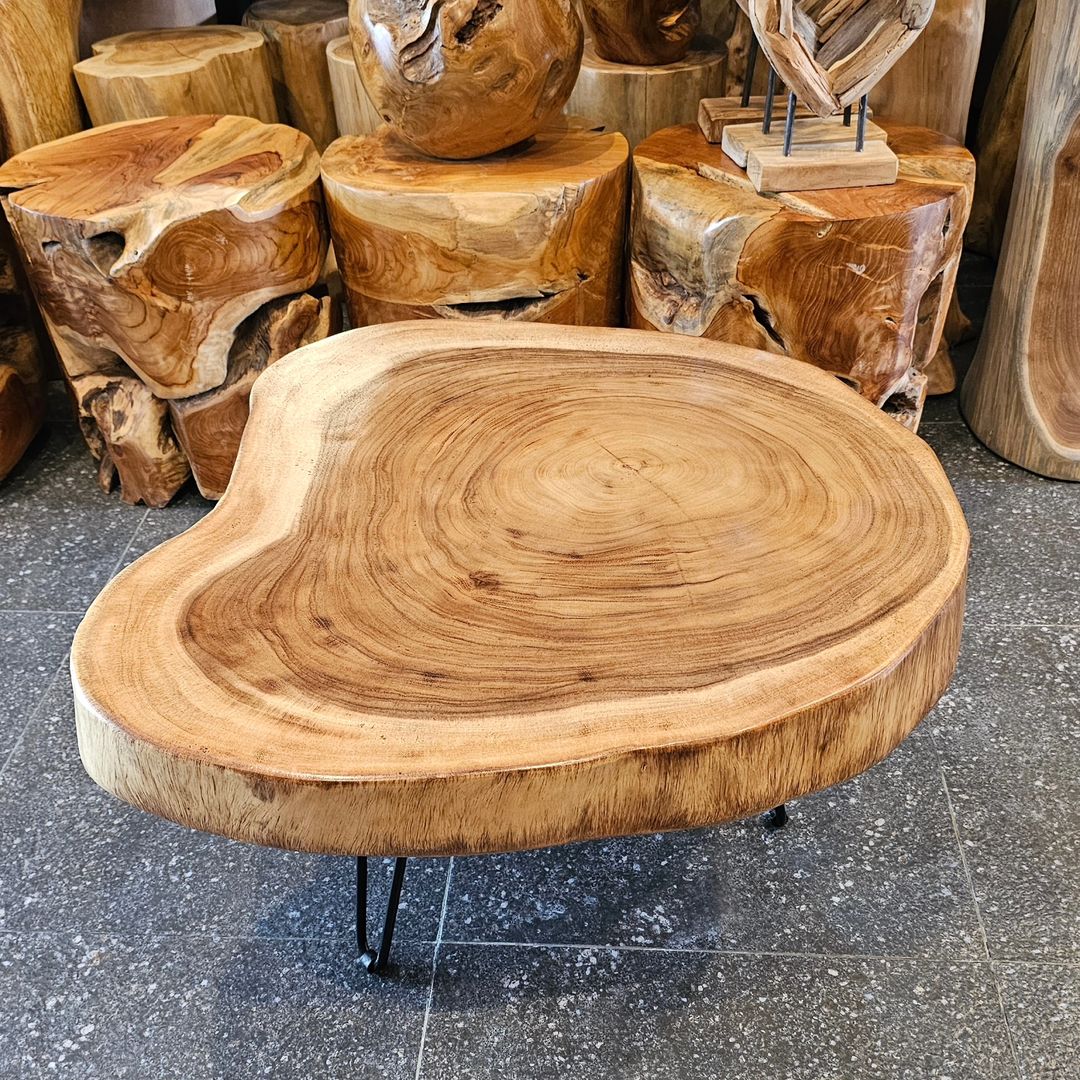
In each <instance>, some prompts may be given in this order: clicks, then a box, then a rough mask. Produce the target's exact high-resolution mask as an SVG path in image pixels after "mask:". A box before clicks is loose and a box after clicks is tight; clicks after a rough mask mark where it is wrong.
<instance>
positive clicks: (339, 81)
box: [326, 37, 383, 135]
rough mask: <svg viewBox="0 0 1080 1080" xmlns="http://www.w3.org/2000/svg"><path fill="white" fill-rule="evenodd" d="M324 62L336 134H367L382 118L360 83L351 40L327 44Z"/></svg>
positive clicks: (340, 40)
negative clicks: (331, 97)
mask: <svg viewBox="0 0 1080 1080" xmlns="http://www.w3.org/2000/svg"><path fill="white" fill-rule="evenodd" d="M326 63H327V66H328V69H329V72H330V89H331V92H332V94H333V98H334V116H335V118H336V120H337V128H338V131H339V132H340V133H341V134H342V135H370V134H371V133H372V132H373V131H374V130H375V129H376V128H377V127H378V126H379V125H380V124H381V123H382V122H383V118H382V117H381V116H380V115H379V113H378V111H377V110H376V108H375V106H374V105H372V103H371V98H369V97H368V92H367V91H366V90H365V89H364V84H363V83H362V82H361V81H360V73H359V72H358V71H357V70H356V57H355V56H353V48H352V39H351V38H349V37H339V38H335V39H334V40H333V41H331V42H330V43H329V44H328V45H327V46H326Z"/></svg>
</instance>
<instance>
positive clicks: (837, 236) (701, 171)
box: [628, 120, 974, 429]
mask: <svg viewBox="0 0 1080 1080" xmlns="http://www.w3.org/2000/svg"><path fill="white" fill-rule="evenodd" d="M879 122H880V123H881V125H882V126H883V127H884V128H885V129H886V131H887V133H888V136H889V144H890V146H891V147H892V149H893V150H894V151H895V152H896V154H897V155H898V157H899V158H900V179H899V180H898V181H897V183H896V184H894V185H891V186H886V187H868V188H838V189H833V190H823V191H812V192H788V193H784V194H779V195H759V194H758V193H757V192H756V191H755V190H754V188H753V185H752V184H751V183H750V181H749V180H748V179H747V177H746V173H745V172H744V171H743V170H742V169H740V168H739V167H738V166H737V165H736V164H735V163H734V162H733V161H732V160H731V159H730V158H729V157H728V156H727V155H726V154H724V153H723V151H722V150H721V148H720V147H719V146H715V145H712V144H710V143H708V142H706V141H705V139H704V137H703V136H702V135H701V132H700V131H699V130H698V128H697V127H676V128H669V129H667V130H665V131H661V132H658V133H657V134H656V135H653V136H652V137H651V138H650V139H647V140H646V141H645V142H644V143H642V144H641V145H640V146H639V147H638V149H637V150H636V151H635V153H634V201H633V210H632V214H631V256H630V273H629V297H628V303H629V309H630V317H631V324H632V325H633V326H638V327H642V328H648V329H654V330H664V331H668V332H674V333H680V334H691V335H693V336H696V337H709V338H715V339H717V340H721V341H730V342H734V343H737V344H740V345H749V346H752V347H754V348H760V349H765V350H767V351H769V352H775V353H786V354H788V355H789V356H794V357H796V358H798V359H800V360H805V361H807V362H808V363H811V364H814V365H815V366H817V367H820V368H824V369H825V370H826V371H830V372H832V373H833V374H835V375H837V376H839V377H840V378H841V379H843V380H844V381H845V382H847V383H849V384H850V385H851V386H853V387H854V388H855V389H856V390H858V392H859V393H861V394H862V395H863V397H865V398H867V399H869V400H870V401H872V402H873V403H874V404H875V405H879V406H881V407H882V408H884V409H886V410H887V411H889V412H892V413H893V414H895V415H896V417H897V419H899V420H900V421H901V422H903V423H904V424H906V425H907V426H909V427H911V428H913V429H914V428H917V427H918V423H919V418H920V416H921V414H922V407H923V403H924V400H925V395H926V376H925V374H924V372H925V369H926V367H927V365H928V364H929V363H930V361H931V359H932V358H933V356H934V354H935V352H936V351H937V347H938V344H939V342H940V339H941V334H942V329H943V326H944V322H945V317H946V314H947V311H948V306H949V299H950V297H951V296H952V292H953V287H954V284H955V281H956V272H957V269H958V267H959V261H960V253H961V245H962V240H963V233H964V224H965V222H966V221H967V215H968V209H969V207H970V205H971V187H972V183H973V180H974V162H973V160H972V157H971V155H970V154H969V153H968V152H967V151H966V150H965V149H964V148H963V147H962V146H960V145H959V144H957V143H955V142H953V140H951V139H948V138H946V137H945V136H941V135H937V134H935V133H933V132H931V131H928V130H926V129H924V128H916V127H908V126H903V125H896V124H890V123H889V122H888V121H884V120H881V121H879Z"/></svg>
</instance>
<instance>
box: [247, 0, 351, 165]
mask: <svg viewBox="0 0 1080 1080" xmlns="http://www.w3.org/2000/svg"><path fill="white" fill-rule="evenodd" d="M244 25H245V26H248V27H250V28H251V29H252V30H258V31H259V33H261V34H262V35H263V37H264V38H266V43H267V47H268V50H269V58H270V71H271V74H272V75H273V78H274V86H275V89H276V91H277V96H278V108H279V111H280V113H281V116H282V119H283V120H285V122H286V123H289V124H292V126H293V127H295V128H299V129H300V130H301V131H303V132H304V133H305V134H307V135H308V136H309V137H310V138H311V141H312V142H313V143H314V144H315V146H316V147H317V148H318V150H319V152H320V153H321V152H322V151H323V150H325V149H326V148H327V147H328V146H329V145H330V143H332V142H333V141H334V140H335V139H336V138H337V137H338V126H337V121H336V119H335V117H334V107H333V92H332V91H331V88H330V71H329V68H328V67H327V62H326V47H327V45H328V44H329V43H330V42H331V41H333V40H334V38H338V37H341V35H342V34H347V33H348V32H349V4H348V0H258V3H255V4H252V5H251V7H250V8H248V10H247V14H246V15H245V16H244Z"/></svg>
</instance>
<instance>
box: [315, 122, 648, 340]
mask: <svg viewBox="0 0 1080 1080" xmlns="http://www.w3.org/2000/svg"><path fill="white" fill-rule="evenodd" d="M627 158H628V147H627V143H626V139H625V138H624V137H623V136H622V135H620V134H611V133H606V134H605V133H598V132H596V131H590V130H588V129H584V128H579V127H574V126H567V125H566V124H560V125H555V126H551V127H548V128H545V129H544V130H542V131H540V132H539V133H538V134H537V136H536V138H535V139H534V140H532V141H530V142H528V143H525V144H523V145H521V146H518V147H514V148H512V149H509V150H504V151H502V152H501V153H499V154H496V155H494V156H492V157H489V158H485V159H484V160H483V161H477V162H443V161H437V160H434V159H431V158H427V157H425V156H424V155H423V154H421V153H420V152H419V151H417V150H416V149H414V148H413V147H411V146H410V145H409V144H407V143H406V142H405V141H404V140H402V139H400V138H399V137H398V136H397V135H396V134H395V133H394V131H393V130H392V129H390V128H388V127H385V126H384V127H382V128H380V129H379V130H378V131H377V132H376V133H375V134H374V135H370V136H367V137H366V138H342V139H339V140H338V141H337V142H336V143H334V145H333V146H331V147H330V149H329V150H328V151H327V152H326V154H325V155H324V156H323V163H322V170H323V188H324V191H325V194H326V203H327V209H328V211H329V215H330V227H331V229H332V231H333V235H334V250H335V251H336V252H337V258H338V265H339V266H340V268H341V276H342V280H343V281H344V284H345V289H346V296H347V298H348V303H349V311H350V314H351V317H352V323H353V325H354V326H367V325H371V324H373V323H381V322H391V321H394V320H398V319H416V318H445V319H457V320H462V321H470V320H474V319H501V320H513V321H519V320H520V321H528V322H555V323H578V324H582V325H599V326H617V325H619V323H620V321H621V318H620V316H621V294H622V266H623V258H622V252H623V237H624V221H625V216H626V209H625V208H626V189H627Z"/></svg>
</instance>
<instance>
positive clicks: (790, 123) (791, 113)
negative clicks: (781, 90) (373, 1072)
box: [784, 93, 796, 157]
mask: <svg viewBox="0 0 1080 1080" xmlns="http://www.w3.org/2000/svg"><path fill="white" fill-rule="evenodd" d="M795 102H796V98H795V94H794V93H790V94H788V99H787V121H786V123H785V124H784V157H790V156H791V141H792V139H794V138H795Z"/></svg>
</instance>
